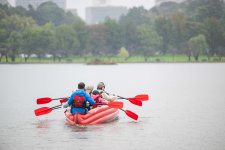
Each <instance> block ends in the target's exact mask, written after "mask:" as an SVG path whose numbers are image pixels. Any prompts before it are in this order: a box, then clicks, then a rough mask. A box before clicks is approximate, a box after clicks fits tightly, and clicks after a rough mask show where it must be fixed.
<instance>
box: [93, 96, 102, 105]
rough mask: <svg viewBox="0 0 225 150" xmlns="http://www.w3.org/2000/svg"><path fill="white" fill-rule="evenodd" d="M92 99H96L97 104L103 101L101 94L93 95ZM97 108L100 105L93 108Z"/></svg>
mask: <svg viewBox="0 0 225 150" xmlns="http://www.w3.org/2000/svg"><path fill="white" fill-rule="evenodd" d="M91 97H92V98H93V99H94V101H95V103H101V99H102V95H101V94H97V95H94V94H91ZM97 106H98V104H94V105H93V108H95V107H97Z"/></svg>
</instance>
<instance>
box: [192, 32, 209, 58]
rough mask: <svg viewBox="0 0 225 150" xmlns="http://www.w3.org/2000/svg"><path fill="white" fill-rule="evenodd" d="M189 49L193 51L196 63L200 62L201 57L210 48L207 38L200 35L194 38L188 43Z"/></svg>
mask: <svg viewBox="0 0 225 150" xmlns="http://www.w3.org/2000/svg"><path fill="white" fill-rule="evenodd" d="M188 46H189V49H190V50H192V53H193V56H194V58H195V61H198V57H199V55H201V54H203V53H204V51H205V50H206V49H207V48H208V45H207V42H206V39H205V36H204V35H202V34H200V35H198V36H196V37H192V38H191V39H190V40H189V41H188Z"/></svg>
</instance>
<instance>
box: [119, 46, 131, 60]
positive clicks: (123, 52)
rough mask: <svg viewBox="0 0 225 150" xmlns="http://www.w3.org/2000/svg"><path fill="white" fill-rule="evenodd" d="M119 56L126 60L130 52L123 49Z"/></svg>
mask: <svg viewBox="0 0 225 150" xmlns="http://www.w3.org/2000/svg"><path fill="white" fill-rule="evenodd" d="M118 56H120V57H122V58H124V59H126V58H127V57H129V52H128V51H127V50H126V48H125V47H121V48H120V50H119V53H118Z"/></svg>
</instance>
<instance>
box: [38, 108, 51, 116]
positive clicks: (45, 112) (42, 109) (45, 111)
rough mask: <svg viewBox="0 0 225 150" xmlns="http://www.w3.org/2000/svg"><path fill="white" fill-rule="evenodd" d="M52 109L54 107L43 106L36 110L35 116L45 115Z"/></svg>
mask: <svg viewBox="0 0 225 150" xmlns="http://www.w3.org/2000/svg"><path fill="white" fill-rule="evenodd" d="M51 111H52V108H49V107H42V108H38V109H36V110H34V114H35V116H40V115H45V114H48V113H50V112H51Z"/></svg>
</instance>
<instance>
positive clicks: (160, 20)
mask: <svg viewBox="0 0 225 150" xmlns="http://www.w3.org/2000/svg"><path fill="white" fill-rule="evenodd" d="M155 30H156V32H157V33H158V35H159V36H161V37H162V48H161V52H162V53H163V54H165V53H166V52H167V51H168V50H169V47H170V45H171V39H172V36H173V35H172V23H171V20H170V19H168V18H167V17H165V16H159V17H157V18H156V20H155Z"/></svg>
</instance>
